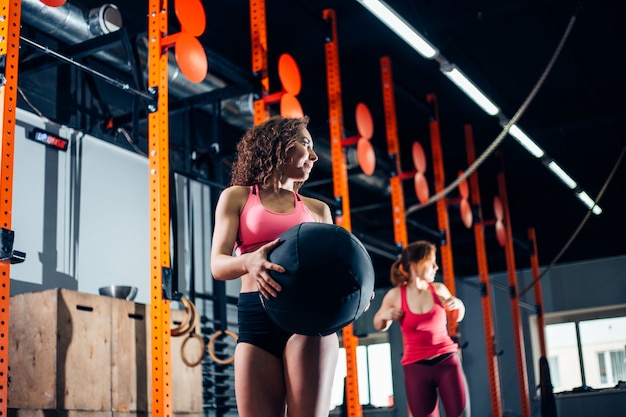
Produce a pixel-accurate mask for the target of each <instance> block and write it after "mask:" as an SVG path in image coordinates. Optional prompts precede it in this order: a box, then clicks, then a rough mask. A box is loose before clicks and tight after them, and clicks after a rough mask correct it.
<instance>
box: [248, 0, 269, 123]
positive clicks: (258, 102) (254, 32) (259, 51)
mask: <svg viewBox="0 0 626 417" xmlns="http://www.w3.org/2000/svg"><path fill="white" fill-rule="evenodd" d="M250 36H251V42H252V45H251V46H252V73H253V74H254V75H255V76H256V77H258V79H259V80H260V82H261V97H257V98H256V99H255V100H254V124H255V125H258V124H259V123H262V122H264V121H265V120H267V118H268V117H269V111H268V109H267V106H266V104H265V100H264V97H265V96H267V95H268V94H269V91H270V79H269V75H268V73H267V22H266V19H265V0H250Z"/></svg>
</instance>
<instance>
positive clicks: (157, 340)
mask: <svg viewBox="0 0 626 417" xmlns="http://www.w3.org/2000/svg"><path fill="white" fill-rule="evenodd" d="M166 36H167V3H163V2H162V1H160V0H150V2H149V4H148V39H149V42H148V88H149V89H150V91H152V92H154V93H155V94H156V108H155V109H152V110H154V111H153V112H151V113H150V114H149V115H148V136H149V139H148V146H149V169H150V172H149V182H150V193H149V196H150V317H151V341H152V344H151V350H152V414H153V415H154V416H155V417H156V416H162V417H169V416H171V415H172V387H171V381H172V375H171V361H170V305H169V301H168V300H167V299H165V297H164V296H163V276H164V273H166V271H168V270H169V267H170V236H169V232H170V227H169V226H170V212H169V145H168V133H169V123H168V120H169V115H168V74H167V67H168V62H167V58H168V54H167V48H164V47H163V46H162V43H161V42H162V40H163V38H165V37H166Z"/></svg>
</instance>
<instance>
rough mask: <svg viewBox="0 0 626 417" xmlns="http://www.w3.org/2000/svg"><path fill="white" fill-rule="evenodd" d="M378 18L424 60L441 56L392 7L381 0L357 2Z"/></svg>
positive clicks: (359, 0) (361, 0) (360, 0)
mask: <svg viewBox="0 0 626 417" xmlns="http://www.w3.org/2000/svg"><path fill="white" fill-rule="evenodd" d="M357 1H358V2H359V3H361V4H362V5H363V7H365V8H366V9H367V10H369V11H370V13H372V14H373V15H374V16H376V17H377V18H378V19H379V20H380V21H381V22H383V23H384V24H385V25H387V27H388V28H389V29H391V30H393V31H394V32H395V33H396V34H397V35H398V36H400V37H401V38H402V39H404V41H405V42H406V43H408V44H409V45H410V46H411V47H413V49H415V50H416V51H417V52H419V54H420V55H422V56H423V57H424V58H427V59H433V58H435V57H436V56H437V55H439V51H438V50H437V48H435V47H434V46H432V45H431V44H430V42H428V41H427V40H426V39H425V38H424V37H423V36H422V35H421V34H420V33H419V32H418V31H417V30H415V29H414V28H413V27H412V26H411V25H409V24H408V23H407V22H406V21H405V20H404V19H403V18H402V17H400V15H398V14H397V13H396V12H395V11H394V10H393V9H392V8H391V7H389V6H388V5H387V4H385V3H384V2H382V1H379V0H357Z"/></svg>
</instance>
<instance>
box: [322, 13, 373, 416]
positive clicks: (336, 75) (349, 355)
mask: <svg viewBox="0 0 626 417" xmlns="http://www.w3.org/2000/svg"><path fill="white" fill-rule="evenodd" d="M323 18H324V20H325V21H327V22H328V23H329V27H330V29H331V31H332V32H331V33H330V36H329V39H327V41H326V44H325V45H324V48H325V51H326V78H327V82H328V113H329V125H330V152H331V162H332V168H333V189H334V196H335V199H336V200H338V201H341V211H340V212H339V213H337V214H336V215H335V223H336V224H337V225H338V226H342V227H343V228H345V229H346V230H348V231H351V230H352V226H351V223H350V220H351V219H350V196H349V193H348V169H347V167H346V155H345V151H344V148H343V144H342V140H343V138H344V130H343V110H342V108H343V107H342V106H343V105H342V102H341V75H340V71H339V46H338V42H337V24H336V18H335V12H334V10H331V9H326V10H324V12H323ZM342 337H343V347H344V348H345V350H346V390H345V392H346V408H347V414H348V416H349V417H361V416H362V415H363V410H362V408H361V403H360V401H359V380H358V374H357V361H356V348H357V346H358V338H357V337H356V336H355V335H354V333H353V325H352V324H350V325H348V326H346V327H344V328H343V330H342Z"/></svg>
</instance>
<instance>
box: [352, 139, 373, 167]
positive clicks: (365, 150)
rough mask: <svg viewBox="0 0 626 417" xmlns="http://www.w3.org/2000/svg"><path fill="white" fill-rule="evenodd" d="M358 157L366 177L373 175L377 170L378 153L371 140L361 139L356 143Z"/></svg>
mask: <svg viewBox="0 0 626 417" xmlns="http://www.w3.org/2000/svg"><path fill="white" fill-rule="evenodd" d="M356 157H357V160H358V161H359V166H360V167H361V169H362V170H363V173H364V174H365V175H372V174H373V173H374V170H375V169H376V153H375V152H374V147H373V146H372V143H371V142H370V141H369V139H365V138H360V139H359V141H358V142H357V143H356Z"/></svg>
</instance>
